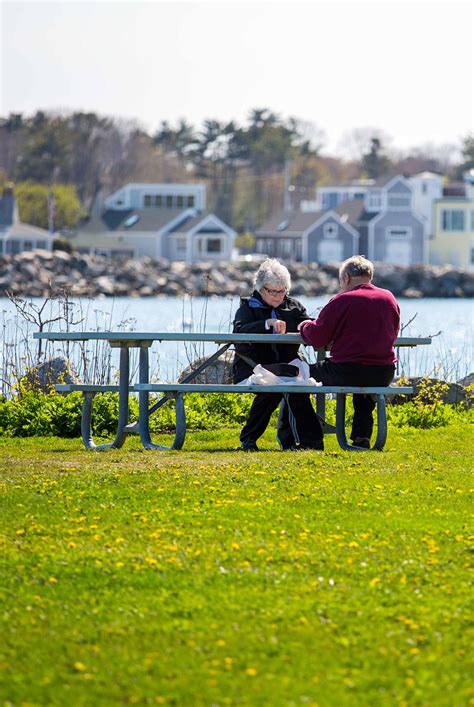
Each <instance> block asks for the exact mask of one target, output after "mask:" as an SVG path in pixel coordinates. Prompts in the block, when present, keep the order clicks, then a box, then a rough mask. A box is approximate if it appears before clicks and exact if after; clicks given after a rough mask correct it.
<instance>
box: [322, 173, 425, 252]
mask: <svg viewBox="0 0 474 707" xmlns="http://www.w3.org/2000/svg"><path fill="white" fill-rule="evenodd" d="M354 203H355V206H354ZM336 211H337V213H338V214H339V215H340V216H341V217H342V218H344V217H346V218H347V220H348V222H349V223H350V224H351V225H352V226H353V227H354V228H355V229H356V230H357V231H358V233H359V236H360V238H359V253H360V254H363V255H365V256H367V258H369V259H370V260H373V261H377V262H384V263H396V264H398V265H415V264H418V263H419V264H421V263H425V262H427V238H426V234H425V223H424V220H423V217H422V216H421V215H420V214H418V213H417V212H416V211H415V210H414V208H413V190H412V187H411V185H410V183H409V182H408V180H407V179H405V178H404V177H402V176H395V177H388V178H382V179H379V180H376V181H375V182H374V184H373V185H371V186H370V187H368V189H367V191H366V193H365V196H364V199H363V200H358V201H357V202H354V201H353V202H349V201H347V202H344V203H342V204H341V205H340V206H338V207H337V209H336Z"/></svg>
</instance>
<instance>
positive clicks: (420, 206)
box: [408, 172, 444, 241]
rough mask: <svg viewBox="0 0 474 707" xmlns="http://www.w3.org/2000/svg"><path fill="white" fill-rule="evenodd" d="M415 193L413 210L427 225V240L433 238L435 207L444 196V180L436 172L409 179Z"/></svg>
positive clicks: (424, 173) (422, 173) (416, 175)
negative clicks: (436, 202) (437, 200)
mask: <svg viewBox="0 0 474 707" xmlns="http://www.w3.org/2000/svg"><path fill="white" fill-rule="evenodd" d="M408 182H409V184H410V186H411V189H412V193H413V202H412V204H413V209H414V210H415V212H416V213H417V214H418V215H420V216H421V217H422V218H423V221H424V224H425V239H426V240H427V241H429V240H430V239H431V238H432V237H433V216H434V209H433V205H434V202H435V201H436V199H440V198H441V196H442V195H443V184H444V178H443V176H442V175H441V174H436V172H420V173H419V174H415V175H414V176H413V177H408Z"/></svg>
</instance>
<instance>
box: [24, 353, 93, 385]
mask: <svg viewBox="0 0 474 707" xmlns="http://www.w3.org/2000/svg"><path fill="white" fill-rule="evenodd" d="M26 379H27V381H28V384H29V386H30V387H31V388H34V389H39V390H41V391H42V392H43V393H49V392H51V391H52V390H54V386H55V385H56V383H80V380H79V378H78V377H77V375H76V372H75V371H74V368H73V366H72V364H71V362H70V361H68V359H67V358H64V357H62V356H58V357H56V358H53V359H50V360H49V361H45V362H44V363H40V364H39V365H38V366H33V368H30V369H28V373H27V375H26Z"/></svg>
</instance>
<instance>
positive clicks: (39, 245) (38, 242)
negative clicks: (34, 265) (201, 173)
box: [36, 241, 48, 250]
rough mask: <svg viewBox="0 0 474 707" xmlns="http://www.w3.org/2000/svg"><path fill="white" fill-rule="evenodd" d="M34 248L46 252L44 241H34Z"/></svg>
mask: <svg viewBox="0 0 474 707" xmlns="http://www.w3.org/2000/svg"><path fill="white" fill-rule="evenodd" d="M36 247H37V248H42V249H43V250H46V248H47V247H48V245H47V243H46V241H36Z"/></svg>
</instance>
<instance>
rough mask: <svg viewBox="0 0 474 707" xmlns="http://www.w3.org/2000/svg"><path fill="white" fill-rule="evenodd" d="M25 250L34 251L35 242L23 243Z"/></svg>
mask: <svg viewBox="0 0 474 707" xmlns="http://www.w3.org/2000/svg"><path fill="white" fill-rule="evenodd" d="M23 250H33V241H23Z"/></svg>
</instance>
